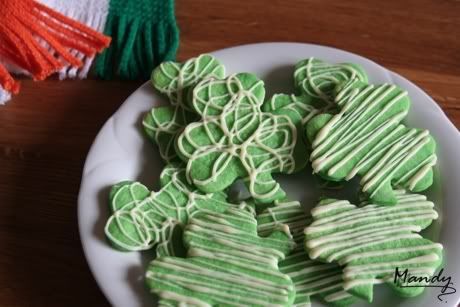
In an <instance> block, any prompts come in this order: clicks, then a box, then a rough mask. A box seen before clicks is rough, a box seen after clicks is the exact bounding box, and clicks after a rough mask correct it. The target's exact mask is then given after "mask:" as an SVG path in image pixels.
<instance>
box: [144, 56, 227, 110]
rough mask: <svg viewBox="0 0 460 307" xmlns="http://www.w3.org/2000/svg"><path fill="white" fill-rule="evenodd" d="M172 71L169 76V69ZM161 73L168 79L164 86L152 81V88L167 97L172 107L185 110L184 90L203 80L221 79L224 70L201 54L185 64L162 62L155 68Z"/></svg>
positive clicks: (221, 66) (188, 108) (188, 107)
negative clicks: (176, 106)
mask: <svg viewBox="0 0 460 307" xmlns="http://www.w3.org/2000/svg"><path fill="white" fill-rule="evenodd" d="M171 68H172V70H173V71H174V74H171V73H170V71H169V69H171ZM157 70H158V71H161V74H162V75H163V78H164V77H166V78H167V79H168V83H167V84H166V85H164V84H159V83H157V82H155V79H154V80H153V81H154V86H155V88H156V89H158V90H159V91H160V92H161V93H163V94H165V95H167V96H168V97H169V99H170V101H171V104H172V105H180V106H181V107H182V108H184V109H186V110H190V111H191V109H190V106H188V104H187V103H186V101H185V97H184V89H185V88H187V87H189V86H191V85H194V84H196V83H197V82H198V81H200V80H202V79H204V78H219V79H220V78H223V77H224V74H225V68H224V66H223V65H222V64H220V63H219V61H217V59H216V58H214V57H213V56H212V55H209V54H202V55H200V56H198V57H196V58H191V59H189V60H187V61H186V62H185V63H176V62H164V63H162V64H160V66H159V67H158V68H157ZM154 75H155V73H154Z"/></svg>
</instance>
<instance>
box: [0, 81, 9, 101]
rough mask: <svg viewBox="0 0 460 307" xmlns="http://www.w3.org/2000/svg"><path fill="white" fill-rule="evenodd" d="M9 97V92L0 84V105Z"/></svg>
mask: <svg viewBox="0 0 460 307" xmlns="http://www.w3.org/2000/svg"><path fill="white" fill-rule="evenodd" d="M10 99H11V93H10V92H8V91H7V90H5V89H4V88H3V87H2V86H1V85H0V106H2V105H5V104H6V102H7V101H8V100H10Z"/></svg>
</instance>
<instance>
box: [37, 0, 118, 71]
mask: <svg viewBox="0 0 460 307" xmlns="http://www.w3.org/2000/svg"><path fill="white" fill-rule="evenodd" d="M39 2H41V3H42V4H44V5H47V6H49V7H51V8H53V9H55V10H56V11H58V12H59V13H61V14H64V15H65V16H67V17H69V18H71V19H74V20H77V21H79V22H81V23H83V24H85V25H86V26H88V27H90V28H92V29H94V30H96V31H97V32H101V33H102V32H103V31H104V27H105V22H106V20H107V15H108V13H109V1H108V0H39ZM71 54H72V55H73V56H75V57H76V58H77V59H79V60H80V61H81V62H82V63H83V65H82V66H81V67H77V66H71V65H67V66H65V67H63V68H62V69H61V70H60V71H59V79H60V80H63V79H67V78H69V79H76V78H78V79H85V78H86V77H87V76H88V72H89V70H90V68H91V65H92V63H93V61H94V56H87V55H85V54H83V53H81V52H79V51H78V50H71Z"/></svg>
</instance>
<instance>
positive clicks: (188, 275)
mask: <svg viewBox="0 0 460 307" xmlns="http://www.w3.org/2000/svg"><path fill="white" fill-rule="evenodd" d="M256 227H257V225H256V222H255V219H254V217H253V216H252V214H251V213H250V212H247V211H245V210H241V209H238V208H232V207H231V208H229V209H228V210H227V211H226V212H223V213H219V212H213V211H208V210H200V212H197V213H196V214H195V215H194V217H193V218H191V219H189V223H188V224H187V226H186V228H185V233H184V241H185V242H186V244H187V245H188V247H189V249H188V254H187V257H188V258H186V259H184V258H176V257H161V258H159V259H156V260H154V261H153V262H152V263H151V265H150V266H149V269H148V271H147V274H146V278H147V281H148V284H149V285H150V287H151V290H152V292H155V293H157V294H159V296H160V298H161V299H167V300H168V302H170V303H174V304H175V305H180V304H198V305H203V306H206V305H210V306H211V305H212V306H214V305H219V304H223V305H229V306H248V305H261V306H286V305H288V304H289V303H290V302H292V300H293V298H294V287H293V285H292V281H291V279H290V278H289V276H287V275H285V274H283V273H281V272H280V271H279V270H278V260H279V259H283V258H284V255H285V253H287V252H289V250H290V249H292V248H293V242H291V241H290V240H289V239H288V238H287V236H284V237H280V235H279V233H278V232H275V233H273V234H272V235H271V236H269V237H266V238H260V237H258V236H257V233H256ZM165 293H166V295H164V294H165Z"/></svg>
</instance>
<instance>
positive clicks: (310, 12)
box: [0, 0, 460, 307]
mask: <svg viewBox="0 0 460 307" xmlns="http://www.w3.org/2000/svg"><path fill="white" fill-rule="evenodd" d="M177 2H178V3H177V4H176V6H177V18H178V22H179V25H180V28H181V46H180V50H179V54H178V58H179V59H180V60H183V59H186V58H189V57H192V56H195V55H198V54H200V53H203V52H209V51H212V50H215V49H220V48H224V47H229V46H235V45H240V44H247V43H256V42H267V41H296V42H308V43H316V44H323V45H329V46H333V47H337V48H341V49H345V50H348V51H351V52H354V53H357V54H360V55H363V56H365V57H367V58H370V59H372V60H374V61H376V62H377V63H379V64H382V65H383V66H385V67H387V68H389V69H392V70H394V71H396V72H398V73H400V74H402V75H403V76H405V77H406V78H408V79H410V80H411V81H413V82H415V83H416V84H417V85H418V86H420V87H421V88H423V89H424V90H425V91H426V92H428V93H429V94H430V95H431V96H432V97H433V98H434V99H435V100H436V101H437V102H438V104H439V105H440V106H441V107H442V108H443V110H444V111H445V112H446V114H447V115H448V117H449V118H450V119H451V121H452V122H453V123H454V124H455V125H456V127H457V128H458V127H460V1H458V0H410V1H402V0H399V1H392V0H389V1H377V0H375V1H373V0H372V1H370V0H353V1H350V0H349V1H335V0H334V1H321V0H295V1H282V0H271V1H266V0H257V1H251V0H246V1H228V0H225V1H221V0H220V1H213V0H179V1H177ZM140 84H141V81H138V82H121V81H99V80H84V81H63V82H59V81H57V80H50V81H46V82H41V83H35V82H32V81H29V80H24V81H23V82H22V91H21V93H20V95H19V96H17V97H15V98H14V100H13V101H11V102H10V103H9V104H8V105H7V106H5V107H0V306H48V307H50V306H51V307H52V306H108V302H107V301H106V299H105V298H104V296H103V295H102V293H101V292H100V290H99V289H98V287H97V285H96V283H95V281H94V279H93V277H92V276H91V273H90V271H89V269H88V267H87V264H86V261H85V259H84V256H83V252H82V249H81V245H80V241H79V236H78V230H77V215H76V213H77V193H78V190H79V184H80V178H81V173H82V168H83V163H84V161H85V158H86V154H87V152H88V149H89V148H90V146H91V143H92V141H93V139H94V137H95V135H96V134H97V132H98V131H99V129H100V128H101V127H102V125H103V124H104V122H105V121H106V120H107V119H108V118H109V117H110V115H111V114H112V113H113V112H114V111H115V110H116V109H117V108H118V107H119V106H120V104H121V103H122V102H123V101H124V100H125V98H126V97H127V96H128V95H129V94H130V93H131V92H133V91H134V90H135V89H136V88H137V87H138V86H139V85H140Z"/></svg>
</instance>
